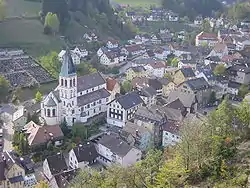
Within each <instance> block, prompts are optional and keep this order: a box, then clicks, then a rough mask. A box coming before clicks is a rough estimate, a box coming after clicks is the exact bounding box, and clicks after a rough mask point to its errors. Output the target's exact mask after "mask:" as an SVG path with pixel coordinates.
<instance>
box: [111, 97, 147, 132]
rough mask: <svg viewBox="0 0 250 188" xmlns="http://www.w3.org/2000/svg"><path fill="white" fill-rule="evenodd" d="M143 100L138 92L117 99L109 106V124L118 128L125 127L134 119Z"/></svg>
mask: <svg viewBox="0 0 250 188" xmlns="http://www.w3.org/2000/svg"><path fill="white" fill-rule="evenodd" d="M142 104H143V100H142V99H141V97H140V96H139V95H138V94H137V93H136V92H130V93H127V94H126V95H122V96H120V97H117V98H116V99H115V100H113V101H111V102H110V103H109V104H108V110H107V123H108V124H110V125H115V126H118V127H124V126H125V123H126V121H128V120H130V119H132V118H133V116H134V113H135V112H136V110H137V109H138V107H139V106H142Z"/></svg>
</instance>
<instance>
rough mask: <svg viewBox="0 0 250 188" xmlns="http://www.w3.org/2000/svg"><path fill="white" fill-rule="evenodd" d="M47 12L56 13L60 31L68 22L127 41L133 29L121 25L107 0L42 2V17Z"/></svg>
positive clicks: (53, 0) (52, 0) (47, 0)
mask: <svg viewBox="0 0 250 188" xmlns="http://www.w3.org/2000/svg"><path fill="white" fill-rule="evenodd" d="M48 12H52V13H56V14H57V16H58V18H59V20H60V23H61V29H62V28H65V27H67V23H69V21H70V20H74V21H76V22H77V23H79V24H80V25H82V26H84V27H87V28H89V29H94V30H97V31H99V32H100V33H102V34H105V33H108V35H109V36H114V37H118V38H121V39H123V38H124V39H127V38H130V37H131V36H133V27H132V26H131V25H130V24H123V22H122V20H120V18H119V17H118V15H116V14H115V12H114V10H113V9H112V7H111V5H110V3H109V0H69V1H66V0H60V1H58V0H43V4H42V16H45V15H46V14H47V13H48Z"/></svg>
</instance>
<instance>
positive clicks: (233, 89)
mask: <svg viewBox="0 0 250 188" xmlns="http://www.w3.org/2000/svg"><path fill="white" fill-rule="evenodd" d="M240 86H241V84H239V83H237V82H233V81H229V82H228V85H227V88H226V91H227V93H228V94H231V95H235V96H236V95H238V94H239V89H240Z"/></svg>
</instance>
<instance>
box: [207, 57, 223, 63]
mask: <svg viewBox="0 0 250 188" xmlns="http://www.w3.org/2000/svg"><path fill="white" fill-rule="evenodd" d="M204 63H205V65H209V64H212V63H215V64H221V63H223V62H222V60H221V59H220V58H219V57H218V56H210V57H207V58H205V60H204Z"/></svg>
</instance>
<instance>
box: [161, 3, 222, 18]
mask: <svg viewBox="0 0 250 188" xmlns="http://www.w3.org/2000/svg"><path fill="white" fill-rule="evenodd" d="M162 4H163V6H164V7H165V8H167V9H170V10H173V12H176V13H178V14H180V15H181V16H188V17H189V18H191V19H194V18H195V17H196V16H198V15H202V16H204V17H206V16H211V15H212V14H213V12H216V11H221V10H222V4H221V3H220V2H219V1H218V0H192V1H190V0H162Z"/></svg>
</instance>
